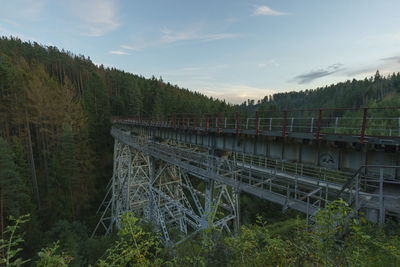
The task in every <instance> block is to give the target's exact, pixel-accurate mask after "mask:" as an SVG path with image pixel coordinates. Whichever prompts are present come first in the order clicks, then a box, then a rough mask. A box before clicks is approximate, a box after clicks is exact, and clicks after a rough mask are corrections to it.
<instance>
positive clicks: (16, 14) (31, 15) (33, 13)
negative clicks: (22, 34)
mask: <svg viewBox="0 0 400 267" xmlns="http://www.w3.org/2000/svg"><path fill="white" fill-rule="evenodd" d="M44 6H45V1H44V0H14V1H2V2H1V8H0V17H1V20H2V21H3V22H6V23H8V24H10V25H12V26H19V24H18V23H17V22H15V19H17V20H36V19H38V18H40V16H41V14H42V11H43V7H44Z"/></svg>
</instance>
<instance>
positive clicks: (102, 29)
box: [71, 0, 120, 36]
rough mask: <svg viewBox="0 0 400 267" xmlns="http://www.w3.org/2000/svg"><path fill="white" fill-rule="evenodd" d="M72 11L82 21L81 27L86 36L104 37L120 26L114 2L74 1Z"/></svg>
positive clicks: (107, 0) (110, 0) (96, 0)
mask: <svg viewBox="0 0 400 267" xmlns="http://www.w3.org/2000/svg"><path fill="white" fill-rule="evenodd" d="M71 9H72V12H73V14H74V15H75V16H76V17H77V18H78V19H79V20H80V24H79V27H80V28H81V29H82V30H83V33H82V34H84V35H87V36H102V35H104V34H105V33H107V32H110V31H112V30H115V29H117V28H118V27H119V26H120V23H119V22H118V19H117V5H116V3H115V1H113V0H86V1H82V0H73V1H72V2H71Z"/></svg>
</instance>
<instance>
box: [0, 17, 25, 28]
mask: <svg viewBox="0 0 400 267" xmlns="http://www.w3.org/2000/svg"><path fill="white" fill-rule="evenodd" d="M0 21H2V22H5V23H7V24H9V25H11V26H13V27H21V24H19V23H17V22H15V21H13V20H10V19H5V18H3V19H0Z"/></svg>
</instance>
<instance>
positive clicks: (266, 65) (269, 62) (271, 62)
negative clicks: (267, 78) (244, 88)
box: [257, 59, 279, 69]
mask: <svg viewBox="0 0 400 267" xmlns="http://www.w3.org/2000/svg"><path fill="white" fill-rule="evenodd" d="M257 66H258V67H259V68H261V69H262V68H266V67H268V66H274V67H278V66H279V63H278V62H276V61H275V60H274V59H270V60H268V61H266V62H262V63H258V65H257Z"/></svg>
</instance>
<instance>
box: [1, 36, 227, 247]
mask: <svg viewBox="0 0 400 267" xmlns="http://www.w3.org/2000/svg"><path fill="white" fill-rule="evenodd" d="M226 108H229V106H228V105H227V104H226V103H225V102H222V101H219V100H214V99H212V98H209V97H207V96H204V95H202V94H200V93H193V92H190V91H188V90H186V89H181V88H179V87H177V86H174V85H171V84H169V83H164V82H163V81H162V80H161V79H156V78H154V77H153V78H151V79H146V78H144V77H141V76H137V75H133V74H130V73H126V72H124V71H120V70H117V69H110V68H104V67H103V66H96V65H95V64H93V62H92V61H91V60H90V59H89V58H86V57H85V56H78V55H73V54H71V53H69V52H66V51H64V50H62V51H60V50H58V49H57V48H56V47H45V46H42V45H39V44H37V43H29V42H22V41H21V40H19V39H16V38H5V37H3V38H1V39H0V138H2V140H1V142H2V143H1V144H0V145H1V150H0V153H1V155H0V157H1V158H3V157H7V158H9V159H11V161H10V164H11V165H7V166H4V167H3V166H2V170H1V171H2V172H1V175H2V177H1V181H0V183H1V184H0V186H1V191H0V199H1V220H0V223H1V225H0V227H1V231H2V232H3V230H4V229H5V226H6V225H7V224H8V223H9V222H8V219H7V218H8V216H9V215H13V216H19V215H21V214H26V213H30V214H31V220H30V223H29V224H28V226H27V227H29V228H30V229H29V231H28V237H27V238H26V240H27V244H26V246H27V247H28V248H29V249H30V250H35V249H36V248H37V247H38V246H37V245H38V244H40V243H41V242H42V243H43V241H44V239H43V238H42V236H41V235H42V233H43V232H45V231H46V230H48V229H50V228H51V227H53V226H54V225H55V224H57V223H59V222H61V221H63V220H66V221H69V222H72V221H80V222H82V223H83V224H85V225H87V227H88V228H90V227H93V223H94V222H95V220H97V218H95V217H94V214H95V211H96V208H97V206H98V205H99V203H100V202H101V198H102V197H104V190H105V185H106V184H107V182H108V180H109V179H110V177H111V171H112V152H113V149H112V139H111V136H110V134H109V131H110V122H109V119H110V116H112V115H129V116H138V117H139V116H159V115H161V114H168V113H173V112H190V111H192V110H193V109H196V110H198V111H203V112H205V111H218V110H224V109H226ZM3 139H4V140H5V141H6V142H4V141H3ZM4 164H6V163H4ZM7 164H8V163H7ZM14 165H15V166H14ZM14 176H15V177H18V178H13V177H14Z"/></svg>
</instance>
